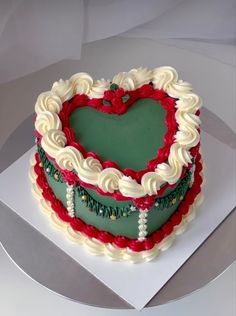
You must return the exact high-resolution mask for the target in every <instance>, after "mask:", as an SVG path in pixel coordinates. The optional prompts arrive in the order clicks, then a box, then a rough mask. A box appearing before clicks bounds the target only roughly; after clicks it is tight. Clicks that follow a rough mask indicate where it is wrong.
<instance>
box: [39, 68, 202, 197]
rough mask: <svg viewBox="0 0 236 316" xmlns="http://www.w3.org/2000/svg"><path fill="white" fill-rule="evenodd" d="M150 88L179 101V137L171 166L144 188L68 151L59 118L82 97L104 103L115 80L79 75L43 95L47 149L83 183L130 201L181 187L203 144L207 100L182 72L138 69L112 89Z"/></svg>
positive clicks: (147, 179) (161, 167)
mask: <svg viewBox="0 0 236 316" xmlns="http://www.w3.org/2000/svg"><path fill="white" fill-rule="evenodd" d="M149 82H152V83H153V86H154V88H155V89H162V90H164V91H165V92H166V93H167V94H168V95H169V96H171V97H174V98H176V99H178V100H177V101H176V108H177V110H176V113H175V117H176V121H177V123H178V131H177V133H176V135H175V142H174V143H173V144H172V146H171V148H170V154H169V157H168V160H167V162H164V163H161V164H158V166H157V168H156V169H155V171H153V172H147V173H146V174H144V175H143V177H142V179H141V183H140V184H139V183H138V182H137V181H136V180H135V179H132V178H131V177H126V176H125V175H124V174H123V173H122V172H120V171H118V170H117V169H115V168H106V169H103V167H102V165H101V164H100V162H99V161H98V160H97V159H95V158H92V157H87V158H84V157H83V156H82V154H81V152H80V151H79V150H78V149H76V148H74V147H71V146H66V137H65V134H64V133H63V132H62V130H61V122H60V119H59V116H58V113H59V112H60V110H61V108H62V104H63V102H64V101H66V100H69V99H70V98H71V97H72V96H73V95H75V94H77V93H80V94H86V95H87V96H88V97H89V98H102V97H103V95H104V92H105V91H106V90H107V89H109V87H110V84H111V82H110V81H109V80H104V79H101V80H96V81H94V80H93V79H92V77H91V76H90V75H88V74H86V73H78V74H75V75H73V76H72V77H71V78H70V79H69V80H62V79H60V80H59V81H58V82H55V83H54V84H53V86H52V89H51V91H48V92H44V93H42V94H40V95H39V97H38V99H37V102H36V105H35V111H36V113H37V117H36V122H35V128H36V130H37V131H38V132H39V133H40V134H41V135H42V141H41V144H42V147H43V149H44V150H45V151H46V153H48V154H49V155H50V156H51V157H52V158H54V159H55V160H56V162H57V164H58V165H59V166H60V168H62V169H64V170H75V171H76V173H77V175H78V177H79V178H80V179H81V180H82V181H83V182H85V183H88V184H92V185H95V186H98V187H99V188H100V189H102V190H103V191H104V192H106V193H107V192H108V193H114V192H115V191H120V192H121V193H122V194H123V195H124V196H127V197H131V198H140V197H143V196H146V195H154V194H156V193H157V191H158V190H159V189H160V186H161V185H162V184H163V183H166V182H168V183H169V184H174V183H176V182H177V181H178V180H179V178H180V176H181V173H182V168H183V166H187V165H188V163H190V162H191V158H192V157H191V154H190V149H191V148H192V147H194V146H196V145H197V144H198V143H199V140H200V136H199V133H198V128H199V124H200V119H199V117H198V116H197V115H196V112H197V111H198V109H199V108H200V107H201V99H200V97H199V96H197V95H196V94H195V93H193V92H192V87H191V85H190V84H189V83H187V82H184V81H183V80H179V79H178V74H177V72H176V70H175V69H174V68H172V67H168V66H166V67H159V68H155V69H153V70H150V69H148V68H138V69H132V70H130V71H129V72H127V73H126V72H122V73H119V74H117V75H116V76H115V77H114V78H113V80H112V83H116V84H118V85H119V86H120V87H122V88H123V89H125V90H126V91H129V90H135V89H137V88H139V87H141V86H142V85H143V84H147V83H149Z"/></svg>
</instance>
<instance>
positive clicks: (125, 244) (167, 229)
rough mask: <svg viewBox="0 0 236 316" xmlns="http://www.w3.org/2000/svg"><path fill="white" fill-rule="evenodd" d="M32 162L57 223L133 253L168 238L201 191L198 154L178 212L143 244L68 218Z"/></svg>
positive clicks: (64, 209) (37, 158)
mask: <svg viewBox="0 0 236 316" xmlns="http://www.w3.org/2000/svg"><path fill="white" fill-rule="evenodd" d="M35 159H36V163H35V165H34V171H35V174H36V176H37V177H36V182H37V185H38V186H39V188H40V189H41V190H42V195H43V197H44V199H45V200H46V201H48V202H49V203H50V205H51V208H52V209H53V210H54V212H55V213H56V214H57V215H58V217H59V218H60V219H61V220H63V221H65V222H67V223H69V224H70V226H71V227H72V228H73V229H74V230H75V231H78V232H81V233H83V234H85V235H86V236H88V237H90V238H95V239H97V240H99V241H101V242H103V243H113V244H114V245H116V246H117V247H119V248H129V249H130V250H132V251H134V252H140V251H144V250H150V249H152V248H153V247H154V246H155V245H156V244H158V243H160V242H161V241H162V240H163V239H164V238H165V237H166V236H168V235H170V234H171V233H172V232H173V230H174V227H175V226H177V225H179V224H180V223H181V221H182V218H183V216H184V215H186V214H187V213H188V211H189V207H190V206H191V205H192V204H193V202H194V200H195V198H196V196H197V195H198V194H199V193H200V192H201V184H202V176H201V174H200V173H201V171H202V163H201V155H200V153H197V156H196V160H195V166H196V168H195V173H194V183H193V185H192V187H191V188H190V189H189V190H188V191H187V193H186V195H185V196H184V199H183V201H182V202H181V204H180V205H179V207H178V209H177V210H176V211H175V212H174V214H173V215H172V216H171V217H170V218H169V220H168V221H167V222H166V223H165V224H163V225H162V227H161V228H160V229H158V230H157V231H155V232H154V233H153V234H151V235H150V236H148V237H147V238H146V239H145V240H144V241H139V240H138V239H130V238H127V237H124V236H114V235H112V234H110V233H109V232H106V231H101V230H99V229H97V228H96V227H94V226H92V225H89V224H86V223H85V222H83V221H82V220H81V219H79V218H72V217H70V216H69V214H68V211H67V209H66V208H65V207H64V205H63V203H62V202H61V201H60V200H59V199H57V197H56V196H55V194H54V193H53V190H52V189H51V187H50V186H49V184H48V182H47V179H46V176H45V172H44V169H43V167H42V166H40V158H39V154H38V153H36V154H35Z"/></svg>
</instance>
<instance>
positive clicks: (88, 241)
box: [29, 154, 203, 263]
mask: <svg viewBox="0 0 236 316" xmlns="http://www.w3.org/2000/svg"><path fill="white" fill-rule="evenodd" d="M35 162H36V161H35V158H34V154H33V156H32V157H31V159H30V165H31V166H30V170H29V179H30V181H31V184H32V188H31V190H32V193H33V196H34V197H35V198H36V199H37V200H38V202H39V205H40V208H41V210H42V211H43V212H44V213H45V214H47V215H48V216H49V217H50V219H51V223H52V224H53V226H54V228H56V229H58V230H60V231H64V233H65V235H66V236H67V238H68V239H69V240H70V241H72V242H73V243H76V244H80V245H82V246H84V248H85V249H86V250H87V251H88V252H89V253H90V254H92V255H95V256H101V255H105V256H106V257H108V258H109V259H110V260H116V261H123V260H124V261H129V262H132V263H140V262H148V261H151V260H153V259H154V258H156V257H157V256H158V255H159V254H160V253H161V252H162V251H165V250H167V249H168V248H169V247H170V246H171V245H172V244H173V242H174V240H175V238H176V237H177V236H178V235H181V234H182V233H184V232H185V230H186V229H187V227H188V224H189V223H190V222H191V221H192V220H193V219H194V218H195V216H196V208H197V207H198V206H199V205H200V204H201V203H202V202H203V194H202V191H201V192H200V193H199V194H198V195H197V196H196V198H195V200H194V203H193V204H192V205H191V206H190V207H189V212H188V213H187V214H186V215H184V216H183V218H182V221H181V223H180V224H179V225H176V226H175V227H174V230H173V232H172V233H171V234H170V235H168V236H166V237H165V238H164V239H163V240H162V241H161V242H160V243H158V244H156V245H155V246H154V247H153V248H152V249H150V250H144V251H140V252H134V251H132V250H130V249H129V248H123V249H121V248H118V247H117V246H115V245H113V244H112V243H106V244H105V243H102V242H100V241H99V240H97V239H95V238H89V237H87V236H86V235H85V234H83V233H81V232H77V231H75V230H74V229H73V228H72V227H71V226H70V224H68V223H66V222H64V221H62V220H61V219H60V218H59V217H58V216H57V214H56V213H55V212H54V211H53V209H52V208H51V206H50V204H49V203H48V202H47V201H46V200H45V199H44V198H43V196H42V191H41V189H40V188H39V186H38V185H37V183H36V174H35V171H34V167H33V166H34V164H35ZM200 174H201V176H202V174H203V171H201V173H200ZM201 187H202V186H201Z"/></svg>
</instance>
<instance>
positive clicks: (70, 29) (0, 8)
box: [0, 0, 236, 83]
mask: <svg viewBox="0 0 236 316" xmlns="http://www.w3.org/2000/svg"><path fill="white" fill-rule="evenodd" d="M118 34H122V36H126V37H145V38H153V39H170V38H171V39H187V40H189V39H192V40H193V39H194V40H198V41H208V42H213V43H215V42H216V43H224V44H229V45H232V44H235V42H236V2H235V0H224V1H222V0H198V1H194V0H84V1H83V0H67V1H65V0H41V1H38V0H8V1H6V0H0V83H2V82H7V81H10V80H13V79H16V78H18V77H21V76H25V75H27V74H30V73H32V72H35V71H37V70H40V69H42V68H44V67H46V66H48V65H50V64H53V63H56V62H58V61H60V60H63V59H79V58H80V56H81V47H82V44H83V43H86V42H91V41H95V40H98V39H103V38H107V37H111V36H114V35H118Z"/></svg>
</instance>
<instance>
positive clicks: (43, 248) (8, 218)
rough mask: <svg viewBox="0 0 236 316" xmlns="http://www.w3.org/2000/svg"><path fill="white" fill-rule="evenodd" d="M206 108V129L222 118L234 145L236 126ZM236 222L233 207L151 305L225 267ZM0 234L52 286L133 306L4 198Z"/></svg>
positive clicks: (20, 142) (84, 299) (5, 160)
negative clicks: (16, 210)
mask: <svg viewBox="0 0 236 316" xmlns="http://www.w3.org/2000/svg"><path fill="white" fill-rule="evenodd" d="M203 112H204V113H203V115H202V117H203V118H204V122H203V129H205V131H207V132H208V133H210V132H213V134H214V136H215V137H217V131H214V128H213V126H214V125H215V124H212V123H214V122H215V123H216V122H217V123H218V126H219V124H220V125H221V128H223V129H224V133H223V135H224V139H222V137H221V139H220V140H221V141H224V142H225V143H227V141H228V144H229V145H230V146H231V147H232V139H233V135H232V130H231V129H230V128H229V127H228V126H227V125H226V124H225V123H224V122H223V121H222V120H221V119H219V118H218V117H217V116H216V115H215V114H213V113H212V112H210V111H209V110H207V109H204V108H203ZM32 122H33V114H32V115H30V116H29V117H28V118H27V119H26V120H25V121H24V122H22V123H21V124H20V125H19V126H18V128H16V129H15V131H14V132H13V133H12V134H11V135H10V137H9V138H8V139H7V141H6V143H5V144H4V146H3V147H2V149H1V151H0V172H1V171H3V170H4V169H5V168H7V167H8V166H9V165H10V164H11V163H13V162H14V161H15V160H16V159H17V158H19V157H20V156H21V155H23V154H24V153H25V152H26V151H27V150H28V149H30V148H31V147H32V146H33V144H34V137H33V135H34V130H33V128H34V127H33V124H32ZM220 135H222V133H221V134H220ZM219 137H220V136H219ZM235 223H236V212H233V210H232V212H231V213H230V215H229V216H228V217H227V218H226V219H225V220H224V222H222V223H221V225H220V226H218V227H217V229H216V230H215V231H214V232H213V233H212V234H211V235H210V237H209V238H208V239H207V240H206V241H205V242H204V243H203V244H202V245H201V246H200V247H199V248H198V250H197V251H196V252H195V253H194V254H193V255H192V256H191V257H190V258H189V259H188V261H187V262H186V263H185V264H184V265H183V266H182V267H181V268H180V269H179V270H178V271H177V273H176V274H175V275H174V276H173V277H172V278H171V279H170V280H169V281H168V282H167V283H166V284H165V286H164V287H163V288H162V289H161V290H160V291H159V292H158V293H157V294H156V295H155V296H154V297H153V298H152V300H151V301H150V302H149V303H148V304H147V305H146V307H150V306H157V305H160V304H164V303H167V302H169V301H173V300H177V299H179V298H181V297H183V296H186V295H188V294H190V293H192V292H194V291H196V290H197V289H200V288H201V287H203V286H204V285H206V284H208V283H209V282H211V281H212V280H214V279H215V278H217V277H218V276H219V275H220V274H221V273H223V271H225V269H227V267H229V266H230V265H231V264H232V262H233V261H234V260H235V257H236V252H235V230H234V229H235ZM0 240H1V242H2V245H3V247H4V249H5V251H6V253H7V254H8V255H9V257H10V258H11V259H12V260H13V262H14V263H15V264H16V265H17V266H18V267H19V268H20V269H21V270H22V271H23V272H24V273H25V274H27V275H28V276H29V277H30V278H31V279H33V280H35V281H36V282H38V283H39V284H41V285H43V286H44V287H46V288H47V289H49V290H50V291H53V292H55V293H57V294H59V295H62V296H64V297H67V298H68V299H71V300H75V301H78V302H80V303H84V304H88V305H92V306H99V307H103V308H111V309H131V308H133V307H131V306H130V305H129V304H128V303H126V302H125V301H123V300H122V299H121V298H120V297H119V296H118V295H117V294H115V293H114V292H112V291H111V290H110V289H108V288H107V287H106V286H105V285H104V284H103V283H101V282H100V281H99V280H98V279H96V278H95V277H94V276H93V275H91V274H90V273H89V272H88V271H87V270H85V269H84V268H83V267H81V266H80V265H79V264H78V263H77V262H76V261H74V260H73V259H72V258H71V257H69V256H68V255H67V254H66V253H64V252H63V251H62V250H61V249H59V248H58V247H57V246H56V245H55V244H53V243H52V242H51V241H49V240H48V239H47V238H46V237H44V236H43V235H41V234H40V233H39V232H38V231H37V230H35V229H34V228H33V227H32V226H31V225H29V224H28V223H27V222H25V221H24V220H23V219H22V218H21V217H19V216H18V215H17V214H16V213H14V211H13V210H11V209H10V208H8V207H7V206H6V205H5V204H3V203H1V204H0ZM204 263H207V264H204ZM65 266H66V267H67V269H65V268H64V267H65ZM203 267H204V269H203ZM75 275H76V276H77V277H76V278H74V276H75Z"/></svg>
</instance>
